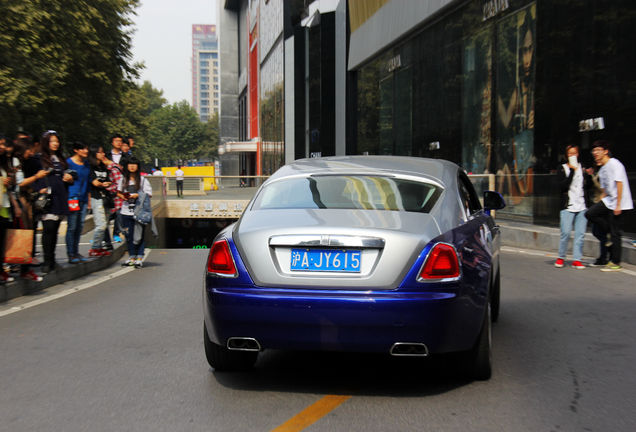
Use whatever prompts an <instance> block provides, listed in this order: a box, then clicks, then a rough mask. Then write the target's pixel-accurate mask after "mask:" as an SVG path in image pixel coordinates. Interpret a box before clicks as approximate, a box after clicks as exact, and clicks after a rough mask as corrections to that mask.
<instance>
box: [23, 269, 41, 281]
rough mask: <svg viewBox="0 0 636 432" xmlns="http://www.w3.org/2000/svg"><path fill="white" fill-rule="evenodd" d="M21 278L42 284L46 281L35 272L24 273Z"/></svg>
mask: <svg viewBox="0 0 636 432" xmlns="http://www.w3.org/2000/svg"><path fill="white" fill-rule="evenodd" d="M20 277H21V278H22V279H26V280H30V281H33V282H42V281H43V280H44V278H42V276H40V275H38V274H36V273H35V272H34V271H33V270H29V271H28V272H26V273H22V274H21V275H20Z"/></svg>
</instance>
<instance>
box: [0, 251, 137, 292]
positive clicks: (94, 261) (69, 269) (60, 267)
mask: <svg viewBox="0 0 636 432" xmlns="http://www.w3.org/2000/svg"><path fill="white" fill-rule="evenodd" d="M126 251H127V248H126V243H119V244H117V246H116V247H115V248H114V249H113V251H112V254H111V255H110V256H107V257H96V258H88V259H89V261H87V262H84V263H80V264H68V263H61V262H60V261H58V262H57V268H56V269H55V270H54V271H52V272H51V273H47V274H45V275H42V277H43V278H44V280H43V281H42V282H33V281H27V280H24V279H20V277H16V280H15V281H13V282H9V283H6V284H2V285H0V303H4V302H7V301H9V300H11V299H14V298H16V297H21V296H25V295H34V294H37V293H39V292H40V291H42V290H44V289H46V288H49V287H52V286H54V285H58V284H61V283H64V282H68V281H70V280H73V279H77V278H79V277H81V276H84V275H86V274H89V273H93V272H96V271H99V270H103V269H105V268H107V267H110V266H111V265H113V264H114V263H116V262H117V261H119V260H120V259H121V257H122V256H123V255H124V253H126Z"/></svg>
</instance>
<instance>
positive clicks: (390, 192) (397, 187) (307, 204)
mask: <svg viewBox="0 0 636 432" xmlns="http://www.w3.org/2000/svg"><path fill="white" fill-rule="evenodd" d="M441 192H442V188H441V187H440V186H438V185H436V184H432V183H427V182H425V181H414V180H408V179H401V178H396V177H383V176H371V175H349V176H345V175H324V176H309V177H296V178H290V179H284V180H280V181H277V182H274V183H271V184H269V185H266V186H265V187H263V189H262V190H261V192H260V193H259V195H258V196H257V197H256V200H255V202H254V206H253V208H254V209H255V210H258V209H281V208H283V209H293V208H322V209H362V210H392V211H409V212H420V213H428V212H430V211H431V209H432V208H433V206H434V205H435V203H436V202H437V199H438V198H439V196H440V194H441Z"/></svg>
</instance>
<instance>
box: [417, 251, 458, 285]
mask: <svg viewBox="0 0 636 432" xmlns="http://www.w3.org/2000/svg"><path fill="white" fill-rule="evenodd" d="M457 277H459V261H458V259H457V252H455V248H454V247H453V246H451V245H449V244H446V243H437V244H436V245H435V246H434V247H433V249H431V251H430V252H429V253H428V256H427V257H426V261H425V262H424V265H423V266H422V270H421V271H420V274H419V277H418V280H420V281H424V280H428V281H430V280H437V279H449V278H457Z"/></svg>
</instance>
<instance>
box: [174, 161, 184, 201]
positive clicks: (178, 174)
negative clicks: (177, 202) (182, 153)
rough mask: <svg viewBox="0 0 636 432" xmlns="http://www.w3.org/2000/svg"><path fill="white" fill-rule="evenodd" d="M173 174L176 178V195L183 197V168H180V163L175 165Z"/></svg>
mask: <svg viewBox="0 0 636 432" xmlns="http://www.w3.org/2000/svg"><path fill="white" fill-rule="evenodd" d="M174 175H175V177H176V180H177V196H178V197H180V198H183V170H182V169H181V165H179V166H177V170H176V171H175V172H174Z"/></svg>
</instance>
